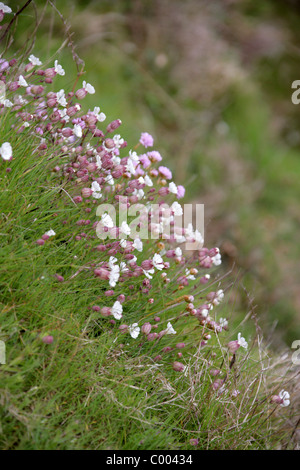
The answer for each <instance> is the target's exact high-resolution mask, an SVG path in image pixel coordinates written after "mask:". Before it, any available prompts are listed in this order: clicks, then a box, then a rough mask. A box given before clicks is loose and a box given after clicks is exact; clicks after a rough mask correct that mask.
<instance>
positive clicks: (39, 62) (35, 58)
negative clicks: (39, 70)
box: [28, 54, 42, 65]
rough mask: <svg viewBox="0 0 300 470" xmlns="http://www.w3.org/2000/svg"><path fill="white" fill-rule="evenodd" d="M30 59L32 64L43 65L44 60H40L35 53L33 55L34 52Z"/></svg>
mask: <svg viewBox="0 0 300 470" xmlns="http://www.w3.org/2000/svg"><path fill="white" fill-rule="evenodd" d="M28 60H29V62H31V63H32V65H42V62H41V61H40V59H39V58H38V57H35V55H33V54H31V55H30V56H29V57H28Z"/></svg>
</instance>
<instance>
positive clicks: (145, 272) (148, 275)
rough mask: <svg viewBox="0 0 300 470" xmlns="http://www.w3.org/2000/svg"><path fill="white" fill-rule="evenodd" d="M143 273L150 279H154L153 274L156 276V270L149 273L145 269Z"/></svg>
mask: <svg viewBox="0 0 300 470" xmlns="http://www.w3.org/2000/svg"><path fill="white" fill-rule="evenodd" d="M143 272H144V274H145V276H146V277H147V278H148V279H152V278H153V276H151V274H154V272H155V271H154V269H149V270H148V271H145V269H143Z"/></svg>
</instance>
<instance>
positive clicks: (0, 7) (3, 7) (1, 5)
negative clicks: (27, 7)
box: [0, 2, 11, 13]
mask: <svg viewBox="0 0 300 470" xmlns="http://www.w3.org/2000/svg"><path fill="white" fill-rule="evenodd" d="M0 10H1V11H3V13H11V8H10V7H8V6H7V5H4V3H2V2H0Z"/></svg>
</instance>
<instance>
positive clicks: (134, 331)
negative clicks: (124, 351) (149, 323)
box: [128, 323, 140, 339]
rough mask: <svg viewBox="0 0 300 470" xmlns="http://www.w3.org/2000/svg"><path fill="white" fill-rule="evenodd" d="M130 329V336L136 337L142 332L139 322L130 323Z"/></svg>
mask: <svg viewBox="0 0 300 470" xmlns="http://www.w3.org/2000/svg"><path fill="white" fill-rule="evenodd" d="M128 331H129V334H130V336H131V337H132V338H134V339H135V338H137V337H138V335H139V334H140V327H139V326H138V324H137V323H133V324H132V325H129V327H128Z"/></svg>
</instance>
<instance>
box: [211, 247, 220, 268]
mask: <svg viewBox="0 0 300 470" xmlns="http://www.w3.org/2000/svg"><path fill="white" fill-rule="evenodd" d="M217 251H218V252H217V254H216V255H215V256H213V257H212V259H211V260H212V262H213V264H214V265H215V266H219V265H220V264H221V263H222V259H221V255H220V250H219V248H217Z"/></svg>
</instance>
